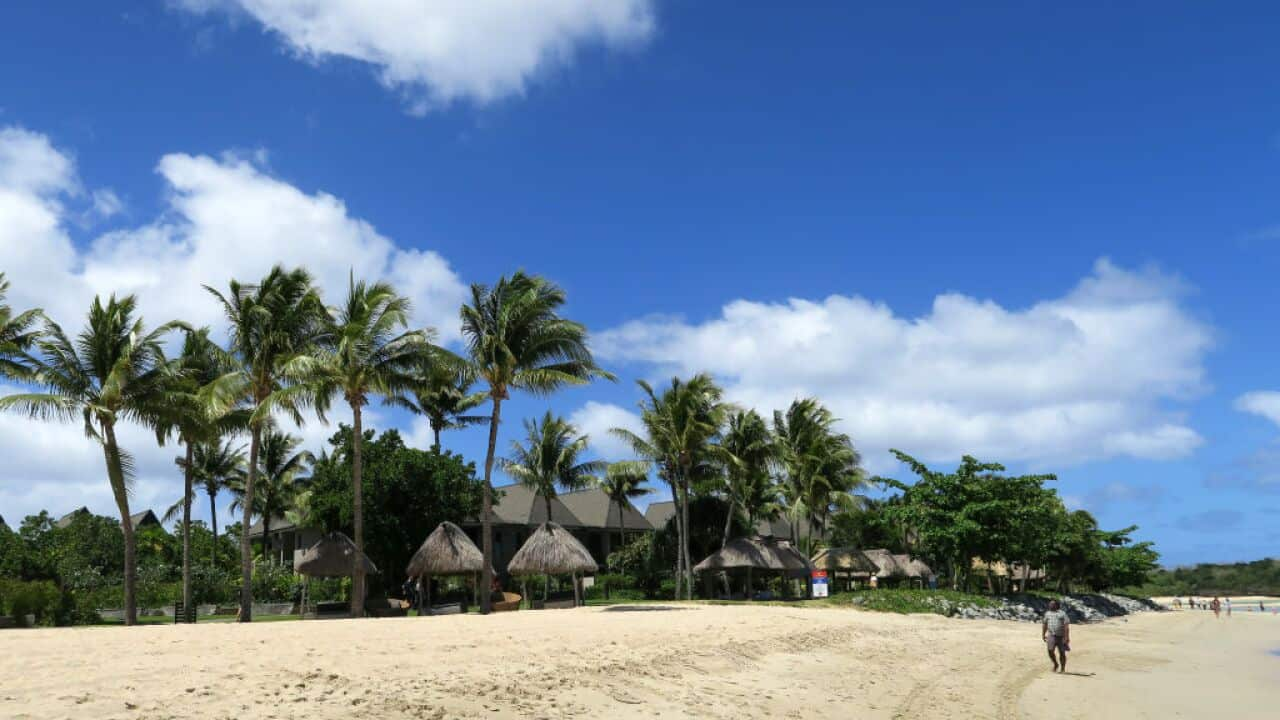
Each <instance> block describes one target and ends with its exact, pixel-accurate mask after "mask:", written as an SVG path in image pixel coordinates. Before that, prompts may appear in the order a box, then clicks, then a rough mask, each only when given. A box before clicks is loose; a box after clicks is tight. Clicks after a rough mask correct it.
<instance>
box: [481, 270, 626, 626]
mask: <svg viewBox="0 0 1280 720" xmlns="http://www.w3.org/2000/svg"><path fill="white" fill-rule="evenodd" d="M564 302H565V294H564V290H562V289H560V288H559V287H558V286H556V285H555V284H554V283H551V282H549V281H547V280H545V279H543V278H541V277H538V276H534V275H526V274H525V273H524V272H517V273H515V274H514V275H512V276H511V277H503V278H501V279H499V280H498V282H497V284H496V285H494V286H493V287H486V286H484V285H480V284H473V285H472V286H471V303H470V304H468V305H463V306H462V310H461V315H462V335H463V338H464V339H465V341H466V344H467V352H468V355H469V358H470V360H471V362H472V364H473V366H474V368H475V373H476V377H477V378H478V379H479V380H480V381H482V382H484V383H485V384H486V385H488V393H489V401H490V402H491V403H492V411H491V412H490V414H489V448H488V451H487V452H486V454H485V461H484V488H483V490H484V493H483V498H482V502H481V510H480V517H481V526H482V530H481V539H482V542H481V544H482V550H483V553H484V569H483V571H482V574H481V583H482V587H483V588H484V589H485V590H486V591H485V592H482V593H480V610H481V612H484V613H488V612H489V607H490V600H491V598H490V597H489V595H490V594H489V592H487V591H488V589H489V588H490V587H491V585H492V582H493V569H492V562H493V517H492V516H493V513H492V510H493V483H492V478H493V461H494V456H495V454H496V452H497V446H498V425H499V423H500V422H501V418H502V401H503V400H506V399H507V398H508V397H510V394H511V391H512V390H524V391H527V392H530V393H533V394H535V395H549V394H550V393H552V392H554V391H556V390H557V389H559V388H561V387H564V386H565V385H581V384H585V383H588V382H590V381H591V380H592V379H593V378H596V377H604V378H608V379H613V376H612V375H611V374H609V373H607V372H605V371H604V370H601V369H600V367H599V366H597V365H596V362H595V359H594V358H593V357H592V355H591V350H590V349H589V348H588V347H587V329H586V327H585V326H583V325H581V324H580V323H576V322H573V321H572V320H567V319H565V318H562V317H560V314H559V313H560V308H561V306H563V305H564Z"/></svg>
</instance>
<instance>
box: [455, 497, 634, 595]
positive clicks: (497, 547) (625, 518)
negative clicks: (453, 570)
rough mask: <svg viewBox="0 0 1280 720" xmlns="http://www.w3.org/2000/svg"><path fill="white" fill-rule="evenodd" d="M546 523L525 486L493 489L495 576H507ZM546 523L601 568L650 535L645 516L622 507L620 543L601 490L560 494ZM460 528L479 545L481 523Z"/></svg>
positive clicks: (541, 504) (613, 510) (543, 506)
mask: <svg viewBox="0 0 1280 720" xmlns="http://www.w3.org/2000/svg"><path fill="white" fill-rule="evenodd" d="M547 519H548V518H547V503H546V501H545V500H543V498H542V496H541V495H539V494H537V493H535V492H534V491H532V490H530V489H529V488H526V487H524V486H523V485H505V486H503V487H498V488H494V502H493V569H494V570H497V571H498V574H499V575H503V576H505V575H506V573H507V563H509V562H510V561H511V558H512V557H513V556H515V554H516V551H517V550H519V549H520V547H521V546H522V545H524V541H525V540H527V539H529V535H531V534H532V533H533V531H534V530H536V529H537V528H538V526H539V525H541V524H542V523H544V522H546V521H547ZM550 519H551V521H552V522H556V523H559V524H560V526H561V527H563V528H564V529H566V530H568V531H569V532H570V533H572V534H573V536H574V537H576V538H578V540H579V541H580V542H581V543H582V544H583V545H585V546H586V547H587V550H589V551H590V552H591V556H592V557H593V558H594V559H595V561H596V563H597V564H599V565H600V566H601V567H603V566H604V564H605V561H606V559H607V558H608V557H609V553H611V552H613V551H614V550H615V549H617V548H619V547H621V546H622V544H624V543H625V542H626V541H628V540H630V539H631V538H634V537H635V536H636V535H639V534H641V533H644V532H648V531H650V530H653V526H652V525H650V524H649V522H648V521H647V520H645V517H644V515H641V514H640V511H639V510H636V509H635V506H633V505H631V504H630V503H627V504H625V505H623V512H622V537H619V531H618V506H617V504H616V503H614V502H613V501H612V500H610V499H609V496H608V495H607V494H605V493H604V491H602V490H600V489H599V488H589V489H587V490H578V491H575V492H567V493H560V494H559V495H557V496H556V497H555V498H553V499H552V500H551V518H550ZM460 524H461V526H462V529H463V530H465V531H466V533H467V535H468V536H469V537H470V538H471V539H472V541H474V542H475V543H476V545H480V540H481V539H480V520H479V518H469V519H468V520H467V521H466V522H463V523H460Z"/></svg>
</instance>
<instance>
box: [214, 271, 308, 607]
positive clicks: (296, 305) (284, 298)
mask: <svg viewBox="0 0 1280 720" xmlns="http://www.w3.org/2000/svg"><path fill="white" fill-rule="evenodd" d="M205 289H206V290H208V291H209V292H210V293H211V294H212V295H213V296H214V297H215V298H217V300H218V302H219V303H220V304H221V306H222V309H223V312H225V313H226V316H227V320H228V322H229V324H230V329H231V352H232V354H233V355H234V357H235V359H236V361H237V364H238V368H237V371H238V376H239V377H238V380H239V391H238V394H239V396H240V397H242V398H243V402H244V404H245V407H246V409H247V410H248V411H249V413H250V417H249V462H248V472H247V475H246V476H245V479H244V496H245V501H244V502H243V503H242V507H243V508H244V522H243V524H242V525H241V528H242V531H241V533H240V573H241V585H240V615H239V617H240V622H249V621H250V620H251V619H252V615H253V550H252V548H251V547H250V544H249V533H248V529H249V524H250V519H251V518H250V514H251V513H252V511H253V507H254V505H253V495H254V485H255V484H256V483H257V479H258V454H259V451H260V449H261V446H262V433H263V429H264V427H265V426H266V425H267V423H268V422H270V420H271V419H272V414H273V413H274V412H277V411H278V412H283V413H285V414H287V415H289V416H290V417H292V418H293V420H294V421H295V422H298V423H301V422H302V416H301V413H300V408H301V407H302V406H304V405H305V404H306V403H307V402H308V401H309V400H310V398H308V397H307V396H306V395H305V394H302V393H298V392H296V391H295V388H296V384H291V380H292V379H293V378H294V377H295V375H296V374H297V372H298V371H299V370H301V368H300V367H299V366H300V365H304V364H305V361H306V360H307V358H308V357H309V354H310V353H311V352H313V351H314V350H315V348H316V343H317V342H318V341H319V340H320V336H321V334H322V333H323V332H324V331H325V329H326V327H327V323H326V321H327V319H328V315H327V313H326V311H325V307H324V303H323V302H321V300H320V294H319V292H318V291H317V290H316V288H315V285H314V283H313V282H312V279H311V275H310V273H308V272H307V271H306V270H303V269H301V268H298V269H295V270H285V269H284V268H283V267H281V266H278V265H277V266H275V267H273V268H272V269H271V271H270V272H268V273H267V275H266V277H264V278H263V279H262V280H261V281H260V282H259V283H258V284H256V285H247V284H242V283H240V282H238V281H236V280H232V281H231V283H230V286H229V288H228V292H227V293H226V294H225V295H224V294H223V293H220V292H218V291H217V290H215V289H213V288H211V287H208V286H205Z"/></svg>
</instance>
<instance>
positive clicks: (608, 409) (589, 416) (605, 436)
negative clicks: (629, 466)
mask: <svg viewBox="0 0 1280 720" xmlns="http://www.w3.org/2000/svg"><path fill="white" fill-rule="evenodd" d="M569 422H571V423H573V425H574V426H576V427H577V428H578V431H579V432H581V433H584V434H586V435H589V436H590V437H591V448H592V450H594V451H595V452H596V453H597V454H598V455H600V456H601V457H603V458H605V459H607V460H610V461H614V460H626V459H631V458H634V457H635V453H634V452H632V451H631V448H630V447H629V446H628V445H627V444H626V443H624V442H622V441H621V440H619V439H618V438H616V437H614V436H613V435H612V434H610V433H609V431H610V430H611V429H613V428H624V429H626V430H631V431H632V432H635V433H637V434H642V431H643V429H644V428H643V427H642V426H641V424H640V416H639V415H637V414H636V413H634V412H631V411H630V410H627V409H625V408H621V407H619V406H617V405H614V404H612V403H601V402H596V401H594V400H590V401H588V402H587V403H586V404H585V405H583V406H582V407H580V408H578V409H577V410H574V411H573V413H572V414H570V415H569Z"/></svg>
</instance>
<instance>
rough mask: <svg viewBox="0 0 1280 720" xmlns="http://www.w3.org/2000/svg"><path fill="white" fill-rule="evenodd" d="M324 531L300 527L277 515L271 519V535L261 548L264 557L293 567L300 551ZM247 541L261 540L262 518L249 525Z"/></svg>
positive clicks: (310, 544) (312, 542)
mask: <svg viewBox="0 0 1280 720" xmlns="http://www.w3.org/2000/svg"><path fill="white" fill-rule="evenodd" d="M323 534H324V533H322V532H320V530H319V529H318V528H307V527H303V528H300V527H298V526H296V525H294V524H293V523H291V522H289V521H288V520H285V519H284V518H281V517H278V518H273V519H272V520H271V535H270V536H268V538H267V542H266V544H265V546H264V547H263V550H262V556H263V557H264V558H270V559H271V560H272V561H274V562H277V563H280V564H281V565H285V564H287V565H289V566H290V567H294V566H295V565H296V563H297V560H298V558H300V557H301V556H302V552H303V551H304V550H306V549H307V548H309V547H311V546H312V545H314V544H315V542H316V541H317V540H319V539H320V536H321V535H323ZM249 542H259V543H260V542H262V518H258V521H257V522H255V523H254V524H252V525H250V526H249Z"/></svg>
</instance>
